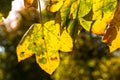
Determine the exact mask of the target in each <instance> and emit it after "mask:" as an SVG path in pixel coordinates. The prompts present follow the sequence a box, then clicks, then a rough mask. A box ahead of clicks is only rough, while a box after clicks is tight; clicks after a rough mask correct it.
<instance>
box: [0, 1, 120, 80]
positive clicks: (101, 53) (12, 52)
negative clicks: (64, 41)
mask: <svg viewBox="0 0 120 80" xmlns="http://www.w3.org/2000/svg"><path fill="white" fill-rule="evenodd" d="M11 2H12V0H0V80H119V76H120V51H119V49H118V50H116V51H115V52H113V53H112V54H109V48H108V46H107V45H106V44H103V43H102V42H101V41H100V39H101V37H99V36H96V35H95V36H92V37H91V36H90V33H88V32H86V31H85V30H84V29H83V30H82V31H81V33H80V35H79V36H77V37H76V40H75V42H74V50H73V51H72V52H70V53H63V52H60V59H61V62H60V65H59V67H58V68H57V69H56V71H55V72H54V73H53V74H52V75H49V74H47V73H46V72H44V71H43V70H42V69H41V68H40V67H39V66H38V64H36V61H35V56H32V57H31V58H28V59H26V60H24V61H22V62H20V63H18V61H17V55H16V46H17V44H18V43H19V41H20V40H21V38H22V36H23V34H24V33H25V32H26V31H27V29H28V28H29V27H30V25H32V24H33V23H37V22H38V20H39V17H38V16H39V14H38V12H37V11H36V10H34V9H27V10H26V9H23V10H20V11H17V12H15V13H14V17H12V18H10V17H9V16H11V14H10V11H11ZM43 15H44V16H46V17H44V20H45V21H47V20H49V19H50V18H52V17H53V16H54V14H52V13H50V12H47V11H44V12H43ZM3 17H4V18H3ZM2 19H3V21H4V22H3V21H2ZM13 23H14V25H15V27H14V28H12V27H11V25H12V24H13ZM6 26H7V27H6Z"/></svg>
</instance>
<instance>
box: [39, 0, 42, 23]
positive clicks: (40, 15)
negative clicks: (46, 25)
mask: <svg viewBox="0 0 120 80" xmlns="http://www.w3.org/2000/svg"><path fill="white" fill-rule="evenodd" d="M38 11H39V13H40V14H39V17H40V21H39V22H40V23H41V24H42V12H41V1H40V0H38Z"/></svg>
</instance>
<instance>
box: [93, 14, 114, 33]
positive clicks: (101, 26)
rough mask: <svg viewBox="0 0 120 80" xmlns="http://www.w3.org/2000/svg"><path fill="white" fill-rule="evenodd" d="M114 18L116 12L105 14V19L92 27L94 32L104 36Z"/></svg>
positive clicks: (99, 20)
mask: <svg viewBox="0 0 120 80" xmlns="http://www.w3.org/2000/svg"><path fill="white" fill-rule="evenodd" d="M113 17H114V12H112V13H109V14H104V17H103V18H102V19H98V20H97V21H96V22H95V23H94V25H93V26H92V32H93V33H95V34H100V35H104V32H105V29H106V27H107V25H108V24H109V23H110V21H111V20H112V19H113Z"/></svg>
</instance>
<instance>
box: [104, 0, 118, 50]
mask: <svg viewBox="0 0 120 80" xmlns="http://www.w3.org/2000/svg"><path fill="white" fill-rule="evenodd" d="M119 13H120V1H119V2H118V5H117V9H116V11H115V14H114V18H113V19H112V21H111V22H110V25H109V28H108V29H107V30H106V33H105V35H104V36H103V40H102V42H104V43H107V44H108V45H109V48H110V52H113V51H114V50H116V49H117V48H120V43H119V42H120V14H119Z"/></svg>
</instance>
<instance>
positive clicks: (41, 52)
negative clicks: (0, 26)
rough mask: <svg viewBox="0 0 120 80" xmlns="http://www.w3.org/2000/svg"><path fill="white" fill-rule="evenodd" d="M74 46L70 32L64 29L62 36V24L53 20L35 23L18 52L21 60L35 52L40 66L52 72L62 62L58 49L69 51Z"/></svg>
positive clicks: (19, 45)
mask: <svg viewBox="0 0 120 80" xmlns="http://www.w3.org/2000/svg"><path fill="white" fill-rule="evenodd" d="M67 41H69V44H68V42H67ZM66 42H67V44H66ZM72 47H73V44H72V39H71V37H70V36H69V34H68V33H67V32H66V31H63V33H62V35H61V36H60V25H59V24H58V23H55V21H54V20H51V21H48V22H46V23H45V24H43V25H42V24H33V25H32V26H31V27H30V29H29V30H28V31H27V32H26V34H25V35H24V36H23V38H22V40H21V41H20V43H19V44H18V46H17V49H16V52H17V57H18V61H19V62H20V61H21V60H24V59H26V58H28V57H30V56H32V55H33V54H35V56H36V61H37V63H38V64H39V66H40V67H41V68H42V69H43V70H45V71H46V72H47V73H49V74H52V73H53V72H54V71H55V69H56V68H57V67H58V65H59V62H60V60H59V54H58V51H59V50H62V51H64V52H68V51H71V50H72Z"/></svg>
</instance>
